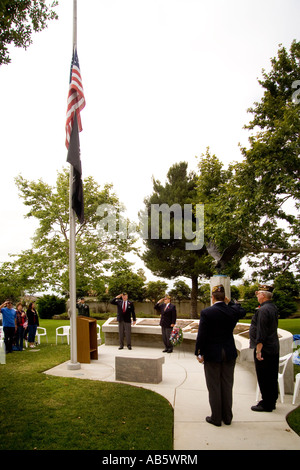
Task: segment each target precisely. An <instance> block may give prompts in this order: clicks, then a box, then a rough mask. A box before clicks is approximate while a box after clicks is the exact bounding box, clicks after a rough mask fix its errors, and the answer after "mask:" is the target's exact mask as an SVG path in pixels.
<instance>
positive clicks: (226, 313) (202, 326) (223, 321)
mask: <svg viewBox="0 0 300 470" xmlns="http://www.w3.org/2000/svg"><path fill="white" fill-rule="evenodd" d="M244 316H245V311H244V309H242V308H241V306H240V305H239V304H235V303H234V302H232V301H229V299H228V298H227V297H225V290H224V286H223V285H219V286H215V287H213V289H212V305H211V307H208V308H205V309H204V310H202V312H201V316H200V323H199V329H198V336H197V340H196V348H195V354H196V356H197V359H198V361H199V362H201V363H204V372H205V379H206V385H207V389H208V394H209V403H210V407H211V416H208V417H207V418H206V421H207V422H208V423H210V424H214V425H215V426H221V422H222V421H223V422H224V423H225V424H230V423H231V421H232V388H233V377H234V367H235V361H236V357H237V350H236V347H235V343H234V337H233V330H234V328H235V325H236V323H237V322H238V320H239V318H243V317H244Z"/></svg>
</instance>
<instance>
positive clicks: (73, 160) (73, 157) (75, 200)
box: [67, 111, 84, 224]
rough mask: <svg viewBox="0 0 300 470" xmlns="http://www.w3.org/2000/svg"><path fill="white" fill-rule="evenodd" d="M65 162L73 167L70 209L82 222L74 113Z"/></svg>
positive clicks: (78, 151)
mask: <svg viewBox="0 0 300 470" xmlns="http://www.w3.org/2000/svg"><path fill="white" fill-rule="evenodd" d="M67 162H68V163H70V164H71V165H72V166H73V181H72V209H73V210H74V211H75V213H76V215H77V217H78V221H79V222H80V223H81V224H82V223H83V222H84V201H83V184H82V178H81V175H82V171H81V160H80V143H79V131H78V122H77V113H76V111H75V112H74V123H73V128H72V132H71V137H70V143H69V149H68V156H67Z"/></svg>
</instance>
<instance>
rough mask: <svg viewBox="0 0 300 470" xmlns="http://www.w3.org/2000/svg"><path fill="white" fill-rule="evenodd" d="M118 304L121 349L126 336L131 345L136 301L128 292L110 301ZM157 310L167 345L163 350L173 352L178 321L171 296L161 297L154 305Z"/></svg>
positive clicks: (163, 337) (164, 341) (128, 345)
mask: <svg viewBox="0 0 300 470" xmlns="http://www.w3.org/2000/svg"><path fill="white" fill-rule="evenodd" d="M110 303H111V304H113V305H117V321H118V324H119V343H120V346H119V349H123V348H124V337H125V338H126V343H127V348H128V349H132V347H131V317H132V320H133V323H132V324H133V325H135V323H136V316H135V310H134V303H133V302H132V301H130V300H128V294H127V292H123V293H122V294H119V295H117V296H116V297H115V298H114V299H112V300H111V302H110ZM154 308H155V310H158V311H159V312H160V315H161V316H160V326H161V328H162V339H163V343H164V346H165V349H164V350H163V352H166V353H171V352H173V346H172V344H171V342H170V336H171V333H172V329H173V327H174V326H175V323H176V307H175V305H173V304H171V297H170V296H169V295H166V296H165V297H163V298H162V299H160V300H159V301H158V302H157V303H156V304H155V306H154Z"/></svg>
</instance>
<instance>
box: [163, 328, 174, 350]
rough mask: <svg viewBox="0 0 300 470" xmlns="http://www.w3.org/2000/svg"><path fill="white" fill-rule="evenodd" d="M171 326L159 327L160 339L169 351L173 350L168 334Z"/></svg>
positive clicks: (169, 334)
mask: <svg viewBox="0 0 300 470" xmlns="http://www.w3.org/2000/svg"><path fill="white" fill-rule="evenodd" d="M172 330H173V328H172V327H170V328H166V327H165V326H162V327H161V332H162V339H163V342H164V345H165V348H166V349H168V350H169V351H173V346H172V343H171V342H170V336H171V333H172Z"/></svg>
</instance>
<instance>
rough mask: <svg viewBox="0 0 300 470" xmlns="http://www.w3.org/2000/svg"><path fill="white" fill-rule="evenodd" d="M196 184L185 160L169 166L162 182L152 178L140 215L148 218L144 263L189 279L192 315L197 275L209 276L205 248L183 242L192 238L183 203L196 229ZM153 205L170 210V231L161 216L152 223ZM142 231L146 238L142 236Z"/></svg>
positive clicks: (168, 276)
mask: <svg viewBox="0 0 300 470" xmlns="http://www.w3.org/2000/svg"><path fill="white" fill-rule="evenodd" d="M196 185H197V178H196V175H195V174H194V173H188V172H187V163H186V162H180V163H177V164H175V165H173V166H172V167H171V168H170V169H169V171H168V174H167V181H166V183H165V185H163V184H162V183H161V182H160V181H158V180H155V179H153V193H152V195H151V196H150V197H148V198H147V199H145V211H144V213H143V216H144V217H145V215H146V216H147V219H146V222H145V221H144V226H143V234H144V244H145V251H144V253H143V254H142V259H143V261H144V263H145V265H146V266H147V267H148V268H149V269H150V270H151V271H152V272H153V273H154V274H155V275H156V276H161V277H164V278H166V279H175V278H177V277H186V278H189V279H191V281H192V292H191V315H192V317H194V318H196V317H197V292H198V278H199V276H200V275H202V276H209V275H210V274H211V273H212V264H211V261H209V258H210V257H208V256H207V255H206V253H205V251H204V249H200V248H199V249H197V250H191V249H187V245H186V244H187V243H190V242H191V238H189V237H187V236H186V233H185V227H184V218H185V217H184V206H185V205H189V204H190V205H191V206H192V207H193V212H192V216H191V222H192V231H193V232H195V230H196V220H195V213H194V211H195V201H196V199H197V193H196ZM155 205H157V206H158V207H162V205H165V207H166V208H167V209H169V210H170V212H169V213H168V214H167V216H168V221H167V222H169V226H170V232H169V234H168V233H167V234H166V233H164V231H163V227H164V222H165V219H164V218H163V217H160V219H159V221H158V227H155V223H156V221H155V220H154V217H153V207H154V206H155ZM175 205H176V206H175ZM178 208H180V209H179V216H178V214H175V211H176V210H177V209H178ZM144 220H145V219H144ZM176 222H177V223H176ZM153 228H154V229H156V233H155V235H156V236H153ZM145 233H146V234H147V237H148V238H146V237H145ZM195 233H196V232H195ZM168 235H169V236H168Z"/></svg>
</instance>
